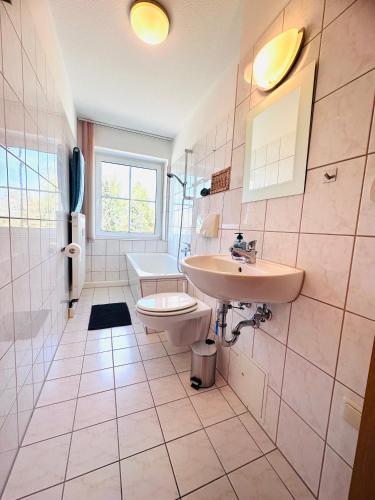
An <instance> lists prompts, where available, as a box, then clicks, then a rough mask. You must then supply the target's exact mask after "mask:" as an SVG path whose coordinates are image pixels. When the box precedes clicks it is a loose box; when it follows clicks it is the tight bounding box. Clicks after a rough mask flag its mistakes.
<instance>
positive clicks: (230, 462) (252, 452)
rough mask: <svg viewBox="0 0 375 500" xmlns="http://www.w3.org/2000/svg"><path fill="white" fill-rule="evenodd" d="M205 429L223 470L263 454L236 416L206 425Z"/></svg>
mask: <svg viewBox="0 0 375 500" xmlns="http://www.w3.org/2000/svg"><path fill="white" fill-rule="evenodd" d="M206 431H207V434H208V437H209V439H210V441H211V444H212V446H213V447H214V448H215V451H216V453H217V454H218V456H219V459H220V461H221V463H222V464H223V467H224V469H225V472H230V471H232V470H234V469H237V467H241V465H245V464H246V463H248V462H251V461H252V460H255V459H256V458H259V457H260V456H261V455H262V454H263V453H262V452H261V451H260V449H259V448H258V446H257V445H256V444H255V441H254V440H253V439H251V437H250V435H249V433H248V432H247V430H246V429H245V427H244V426H243V425H242V423H241V421H240V420H239V418H238V417H235V418H231V419H229V420H225V421H224V422H220V423H219V424H215V425H213V426H211V427H208V428H207V429H206Z"/></svg>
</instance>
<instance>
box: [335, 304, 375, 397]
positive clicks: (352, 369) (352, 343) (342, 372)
mask: <svg viewBox="0 0 375 500" xmlns="http://www.w3.org/2000/svg"><path fill="white" fill-rule="evenodd" d="M374 336H375V322H374V321H371V320H368V319H365V318H361V317H360V316H356V315H355V314H351V313H346V314H345V320H344V327H343V330H342V337H341V345H340V354H339V361H338V365H337V374H336V377H337V379H338V380H340V382H342V383H343V384H345V385H346V386H347V387H350V389H352V390H353V391H356V392H357V393H358V394H360V395H361V396H363V397H364V395H365V390H366V383H367V376H368V370H369V366H370V359H371V352H372V346H373V343H374Z"/></svg>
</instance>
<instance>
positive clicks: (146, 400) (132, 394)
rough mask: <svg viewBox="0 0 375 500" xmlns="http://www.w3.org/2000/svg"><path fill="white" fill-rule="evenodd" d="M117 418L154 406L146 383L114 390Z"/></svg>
mask: <svg viewBox="0 0 375 500" xmlns="http://www.w3.org/2000/svg"><path fill="white" fill-rule="evenodd" d="M116 404H117V416H118V417H121V416H123V415H129V414H130V413H135V412H137V411H141V410H147V409H148V408H152V407H153V406H154V402H153V399H152V396H151V391H150V388H149V386H148V383H147V382H141V383H139V384H133V385H128V386H126V387H120V389H116Z"/></svg>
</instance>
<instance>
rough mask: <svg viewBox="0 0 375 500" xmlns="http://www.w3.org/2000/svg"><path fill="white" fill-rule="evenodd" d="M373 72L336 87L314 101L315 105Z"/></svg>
mask: <svg viewBox="0 0 375 500" xmlns="http://www.w3.org/2000/svg"><path fill="white" fill-rule="evenodd" d="M322 38H323V37H322ZM372 71H374V68H371V69H369V70H368V71H365V72H364V73H362V74H361V75H359V76H356V77H355V78H352V79H351V80H349V81H348V82H346V83H344V84H343V85H340V86H339V87H336V88H335V89H334V90H332V91H331V92H328V94H325V95H323V96H322V97H319V98H318V99H316V100H315V101H314V105H315V104H317V103H318V102H321V101H322V100H323V99H326V98H327V97H330V96H331V95H332V94H335V93H336V92H339V91H340V90H342V89H344V88H345V87H347V86H348V85H351V84H352V83H354V82H356V81H357V80H360V79H361V78H363V77H365V76H366V75H368V74H369V73H371V72H372Z"/></svg>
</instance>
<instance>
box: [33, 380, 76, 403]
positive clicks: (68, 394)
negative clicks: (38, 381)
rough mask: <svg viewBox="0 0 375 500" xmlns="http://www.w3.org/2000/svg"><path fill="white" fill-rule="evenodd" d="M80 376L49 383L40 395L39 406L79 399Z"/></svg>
mask: <svg viewBox="0 0 375 500" xmlns="http://www.w3.org/2000/svg"><path fill="white" fill-rule="evenodd" d="M79 379H80V376H79V375H74V376H72V377H66V378H59V379H56V380H49V381H47V382H46V383H45V384H44V386H43V389H42V392H41V393H40V396H39V400H38V403H37V406H38V407H39V406H45V405H50V404H53V403H60V402H62V401H67V400H68V399H74V398H76V397H77V393H78V386H79Z"/></svg>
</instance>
